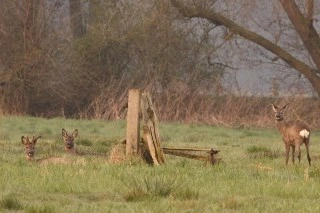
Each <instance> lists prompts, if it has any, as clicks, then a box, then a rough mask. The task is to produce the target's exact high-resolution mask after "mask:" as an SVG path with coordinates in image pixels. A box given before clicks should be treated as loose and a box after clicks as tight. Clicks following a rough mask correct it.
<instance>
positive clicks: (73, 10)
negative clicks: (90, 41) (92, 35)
mask: <svg viewBox="0 0 320 213" xmlns="http://www.w3.org/2000/svg"><path fill="white" fill-rule="evenodd" d="M69 13H70V25H71V31H72V35H73V37H74V38H79V37H82V36H83V35H84V34H85V26H84V23H83V16H82V12H81V1H80V0H69Z"/></svg>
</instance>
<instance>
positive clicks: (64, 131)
mask: <svg viewBox="0 0 320 213" xmlns="http://www.w3.org/2000/svg"><path fill="white" fill-rule="evenodd" d="M62 136H63V137H67V136H68V133H67V131H66V130H65V129H62Z"/></svg>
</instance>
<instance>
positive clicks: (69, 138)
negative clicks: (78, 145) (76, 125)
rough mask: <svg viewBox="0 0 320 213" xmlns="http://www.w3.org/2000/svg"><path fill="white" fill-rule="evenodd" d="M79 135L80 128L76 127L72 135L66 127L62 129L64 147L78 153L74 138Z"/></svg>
mask: <svg viewBox="0 0 320 213" xmlns="http://www.w3.org/2000/svg"><path fill="white" fill-rule="evenodd" d="M77 136H78V130H77V129H75V130H74V131H73V132H72V134H71V135H69V134H68V133H67V131H66V130H65V129H62V138H63V142H64V149H65V150H66V152H67V153H70V154H76V153H77V151H76V149H75V147H74V146H75V143H74V139H75V138H76V137H77Z"/></svg>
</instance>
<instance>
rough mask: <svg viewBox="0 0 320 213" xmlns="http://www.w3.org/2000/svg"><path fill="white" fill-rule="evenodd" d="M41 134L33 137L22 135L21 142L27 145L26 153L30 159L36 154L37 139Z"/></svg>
mask: <svg viewBox="0 0 320 213" xmlns="http://www.w3.org/2000/svg"><path fill="white" fill-rule="evenodd" d="M40 137H41V136H38V137H36V138H35V137H34V136H33V137H32V139H29V137H28V136H27V137H24V136H22V137H21V142H22V144H24V146H25V153H26V157H27V159H28V160H31V159H32V158H33V156H34V153H35V147H36V143H37V140H38V139H39V138H40Z"/></svg>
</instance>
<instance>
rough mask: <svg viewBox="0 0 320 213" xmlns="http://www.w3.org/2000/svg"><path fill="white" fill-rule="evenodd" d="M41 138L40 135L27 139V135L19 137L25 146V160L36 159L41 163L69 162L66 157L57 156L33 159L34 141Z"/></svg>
mask: <svg viewBox="0 0 320 213" xmlns="http://www.w3.org/2000/svg"><path fill="white" fill-rule="evenodd" d="M39 138H41V136H38V137H36V138H35V137H34V136H33V137H32V139H29V137H28V136H27V137H24V136H22V137H21V142H22V144H24V146H25V154H26V157H27V160H29V161H36V162H39V163H41V164H47V163H69V162H70V160H68V159H66V158H61V157H60V158H59V157H51V158H43V159H36V160H34V154H35V149H36V143H37V141H38V139H39Z"/></svg>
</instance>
